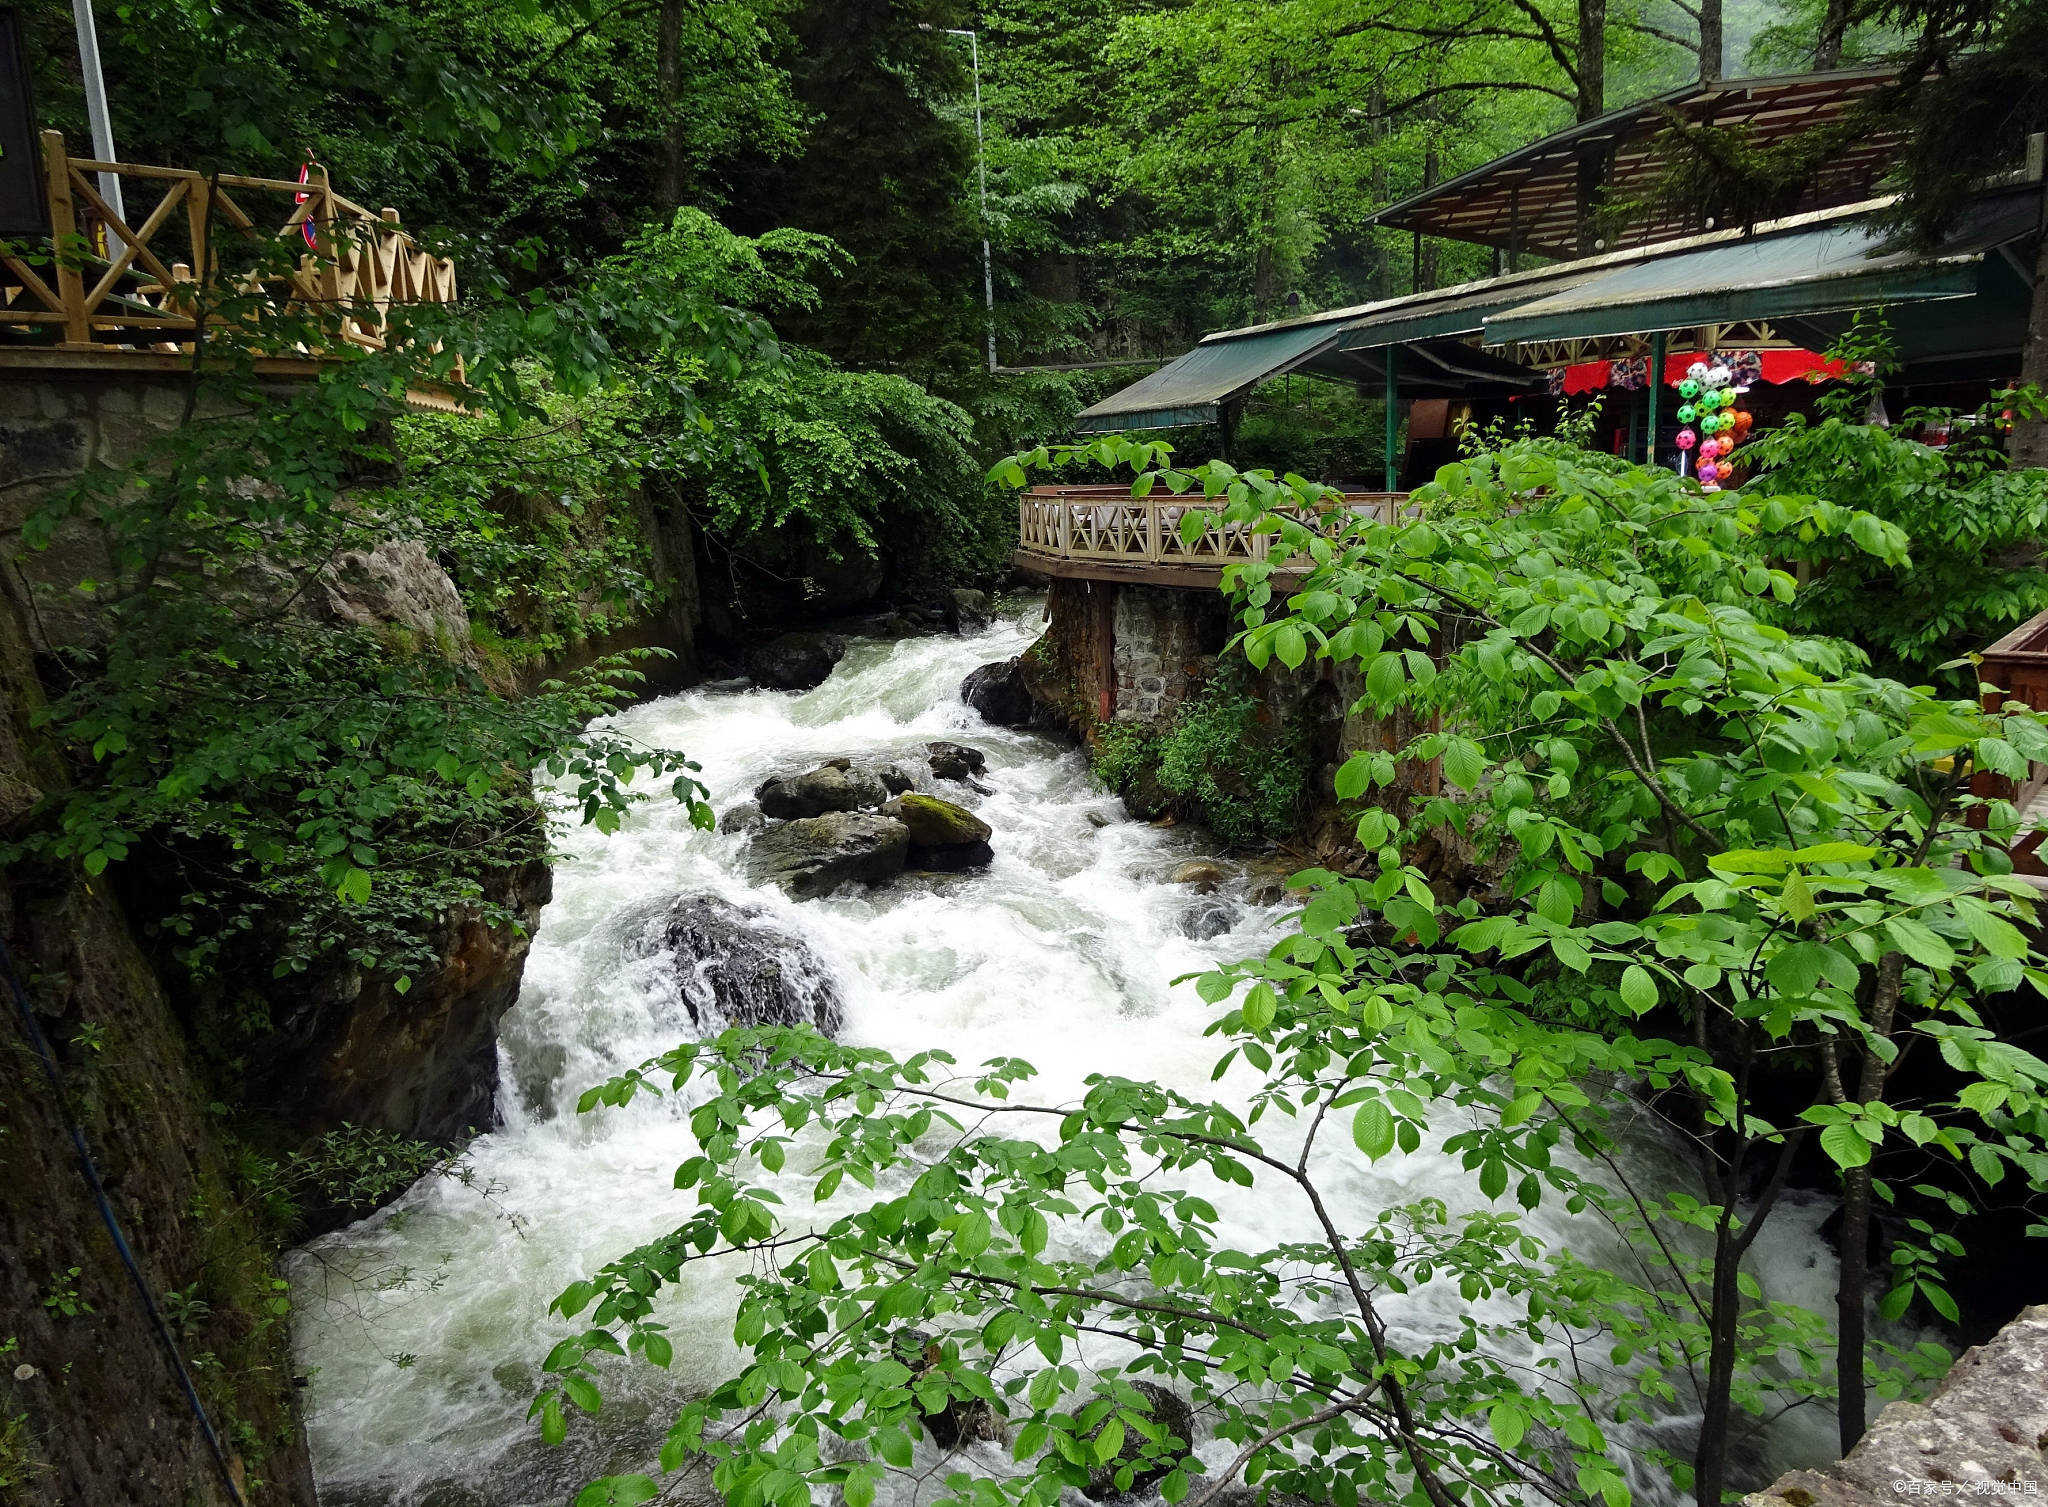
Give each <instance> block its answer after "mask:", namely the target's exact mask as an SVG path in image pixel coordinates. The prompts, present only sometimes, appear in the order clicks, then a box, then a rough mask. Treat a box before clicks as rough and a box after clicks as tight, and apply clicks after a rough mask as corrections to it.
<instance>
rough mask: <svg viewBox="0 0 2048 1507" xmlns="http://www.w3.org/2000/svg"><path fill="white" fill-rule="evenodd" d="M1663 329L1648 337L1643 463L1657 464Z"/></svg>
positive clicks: (1662, 381)
mask: <svg viewBox="0 0 2048 1507" xmlns="http://www.w3.org/2000/svg"><path fill="white" fill-rule="evenodd" d="M1665 338H1666V337H1665V334H1664V331H1662V330H1659V331H1658V332H1657V333H1656V334H1654V335H1652V336H1651V337H1650V433H1649V437H1648V439H1647V441H1646V442H1645V444H1644V446H1643V464H1644V465H1646V466H1654V465H1656V464H1657V399H1658V396H1659V395H1660V394H1662V392H1663V391H1664V341H1665Z"/></svg>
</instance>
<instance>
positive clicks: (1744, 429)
mask: <svg viewBox="0 0 2048 1507" xmlns="http://www.w3.org/2000/svg"><path fill="white" fill-rule="evenodd" d="M1755 421H1756V415H1755V414H1753V413H1751V412H1750V411H1749V410H1748V409H1747V408H1738V409H1736V410H1735V437H1736V438H1737V439H1740V438H1741V437H1742V436H1743V435H1745V434H1748V433H1749V426H1750V425H1751V424H1753V423H1754V422H1755Z"/></svg>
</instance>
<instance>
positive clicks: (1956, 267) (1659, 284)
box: [1486, 219, 1983, 345]
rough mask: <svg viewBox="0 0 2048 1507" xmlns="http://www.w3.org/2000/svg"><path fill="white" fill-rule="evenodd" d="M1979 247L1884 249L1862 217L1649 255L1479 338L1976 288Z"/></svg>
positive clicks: (1577, 334)
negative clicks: (1648, 258)
mask: <svg viewBox="0 0 2048 1507" xmlns="http://www.w3.org/2000/svg"><path fill="white" fill-rule="evenodd" d="M1982 261H1983V251H1982V250H1981V249H1951V248H1950V247H1941V248H1938V249H1937V250H1935V251H1931V252H1921V251H1912V250H1901V249H1895V248H1893V247H1891V246H1890V245H1889V244H1888V242H1887V236H1886V233H1885V232H1884V231H1883V230H1882V229H1881V228H1880V227H1878V226H1877V225H1875V224H1873V223H1872V222H1871V221H1870V220H1868V219H1859V220H1853V221H1848V222H1845V223H1837V224H1832V225H1820V226H1815V227H1813V228H1810V229H1806V230H1798V231H1793V232H1790V233H1787V234H1782V235H1772V236H1759V237H1756V238H1755V239H1749V240H1738V241H1734V242H1731V243H1729V244H1726V245H1721V246H1705V247H1701V248H1699V249H1698V250H1694V251H1687V252H1681V253H1680V254H1678V255H1677V256H1664V257H1658V258H1656V259H1654V260H1651V261H1645V262H1642V263H1639V264H1637V265H1635V266H1632V267H1622V268H1618V269H1616V270H1615V271H1612V272H1609V273H1606V274H1605V275H1604V276H1599V277H1594V278H1590V279H1588V280H1587V281H1585V282H1583V283H1581V284H1580V285H1579V286H1577V287H1574V288H1570V289H1567V290H1565V291H1563V292H1560V293H1555V294H1552V295H1551V296H1549V297H1547V298H1540V299H1537V300H1535V301H1534V302H1531V303H1524V304H1520V305H1518V306H1516V307H1514V308H1512V309H1507V310H1503V311H1501V312H1500V313H1498V314H1494V315H1491V316H1489V317H1488V318H1487V320H1486V343H1487V344H1488V345H1505V344H1507V343H1508V342H1510V341H1516V340H1573V339H1586V338H1589V337H1594V336H1600V335H1636V334H1643V333H1646V332H1649V331H1654V330H1682V329H1690V328H1692V327H1694V326H1697V325H1701V324H1726V323H1729V322H1731V321H1735V320H1745V319H1781V318H1786V317H1792V316H1799V315H1814V314H1825V313H1830V312H1834V311H1838V310H1843V309H1855V308H1868V307H1875V306H1877V305H1881V304H1891V303H1906V302H1917V301H1922V300H1928V299H1942V298H1967V297H1969V296H1970V295H1972V294H1974V293H1975V292H1976V291H1977V283H1978V271H1979V264H1980V263H1981V262H1982Z"/></svg>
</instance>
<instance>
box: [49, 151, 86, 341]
mask: <svg viewBox="0 0 2048 1507" xmlns="http://www.w3.org/2000/svg"><path fill="white" fill-rule="evenodd" d="M43 172H44V175H45V177H46V178H47V179H48V182H49V191H50V246H51V249H52V250H53V251H54V252H55V253H56V257H57V298H58V300H59V302H61V303H62V304H63V305H64V339H63V340H62V341H61V342H60V346H61V347H62V348H63V349H65V350H74V351H75V350H83V349H88V348H90V347H91V345H92V326H91V325H90V324H89V323H87V321H86V317H85V279H84V278H83V277H82V276H81V275H80V274H79V270H78V209H77V206H76V205H74V204H73V203H72V200H71V154H70V153H68V152H66V151H65V150H64V133H63V132H62V131H45V132H43Z"/></svg>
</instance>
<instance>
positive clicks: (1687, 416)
mask: <svg viewBox="0 0 2048 1507" xmlns="http://www.w3.org/2000/svg"><path fill="white" fill-rule="evenodd" d="M1699 416H1700V411H1699V410H1698V409H1697V408H1695V407H1693V406H1692V404H1690V403H1681V404H1680V405H1679V407H1678V422H1679V423H1681V424H1690V423H1691V422H1692V421H1693V420H1694V419H1696V418H1698V417H1699Z"/></svg>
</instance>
